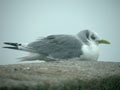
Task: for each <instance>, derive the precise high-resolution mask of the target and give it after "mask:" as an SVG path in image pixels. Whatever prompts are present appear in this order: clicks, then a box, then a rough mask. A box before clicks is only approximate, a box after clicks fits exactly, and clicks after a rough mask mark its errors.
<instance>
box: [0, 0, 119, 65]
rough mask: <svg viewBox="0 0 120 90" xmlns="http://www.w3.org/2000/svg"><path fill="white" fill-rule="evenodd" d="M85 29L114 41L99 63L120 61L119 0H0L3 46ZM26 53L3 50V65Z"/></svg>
mask: <svg viewBox="0 0 120 90" xmlns="http://www.w3.org/2000/svg"><path fill="white" fill-rule="evenodd" d="M84 29H89V30H92V31H95V32H97V33H98V34H99V35H100V36H101V37H102V38H104V39H106V40H108V41H110V42H111V45H101V46H100V57H99V60H100V61H120V55H119V54H120V50H119V46H120V39H119V34H120V0H0V47H2V46H3V42H4V41H10V42H20V43H27V42H31V41H33V40H35V39H37V38H38V37H41V36H47V35H50V34H76V33H78V32H79V31H80V30H84ZM26 54H27V53H25V52H21V51H14V50H7V49H3V48H0V64H9V63H17V61H18V60H17V59H16V58H18V57H21V56H25V55H26Z"/></svg>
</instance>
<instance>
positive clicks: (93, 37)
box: [78, 30, 110, 45]
mask: <svg viewBox="0 0 120 90" xmlns="http://www.w3.org/2000/svg"><path fill="white" fill-rule="evenodd" d="M78 36H79V37H80V38H81V39H82V41H83V42H85V43H88V42H93V43H95V44H97V45H99V44H110V42H109V41H107V40H104V39H101V38H100V36H99V35H98V34H97V33H96V32H92V31H90V30H83V31H81V32H80V33H78Z"/></svg>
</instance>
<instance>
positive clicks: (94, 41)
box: [4, 30, 110, 61]
mask: <svg viewBox="0 0 120 90" xmlns="http://www.w3.org/2000/svg"><path fill="white" fill-rule="evenodd" d="M102 43H104V44H110V42H109V41H107V40H103V39H101V38H100V37H99V36H98V34H97V33H96V32H93V31H90V30H83V31H80V32H79V33H77V34H76V35H66V34H59V35H49V36H47V37H44V38H42V39H38V40H36V41H34V42H31V43H28V44H21V43H11V42H4V44H7V45H10V47H9V46H6V47H4V48H9V49H15V50H21V51H27V52H30V55H29V56H25V57H22V58H21V59H22V61H28V60H29V61H30V60H44V61H52V60H58V61H59V60H72V59H78V60H93V61H96V60H97V59H98V57H99V47H98V45H99V44H102Z"/></svg>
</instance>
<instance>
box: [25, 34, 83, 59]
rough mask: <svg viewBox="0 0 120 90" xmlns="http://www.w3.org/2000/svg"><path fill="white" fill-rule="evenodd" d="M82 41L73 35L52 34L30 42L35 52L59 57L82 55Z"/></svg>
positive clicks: (67, 57) (29, 45)
mask: <svg viewBox="0 0 120 90" xmlns="http://www.w3.org/2000/svg"><path fill="white" fill-rule="evenodd" d="M81 46H82V43H81V42H79V40H78V39H77V38H75V37H73V36H71V35H50V36H48V37H46V38H43V39H40V40H38V41H35V42H32V43H30V44H28V46H27V47H28V48H30V49H32V50H33V51H34V52H35V53H40V54H43V55H46V56H49V55H50V56H52V57H54V58H59V59H69V58H74V57H80V55H81V54H82V51H81Z"/></svg>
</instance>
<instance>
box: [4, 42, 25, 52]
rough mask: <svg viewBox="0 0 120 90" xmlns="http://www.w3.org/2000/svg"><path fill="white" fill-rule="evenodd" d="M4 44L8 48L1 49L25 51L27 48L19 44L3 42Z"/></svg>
mask: <svg viewBox="0 0 120 90" xmlns="http://www.w3.org/2000/svg"><path fill="white" fill-rule="evenodd" d="M4 44H5V45H8V46H5V47H3V48H8V49H14V50H22V51H27V48H26V46H27V45H23V44H21V43H11V42H4Z"/></svg>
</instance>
